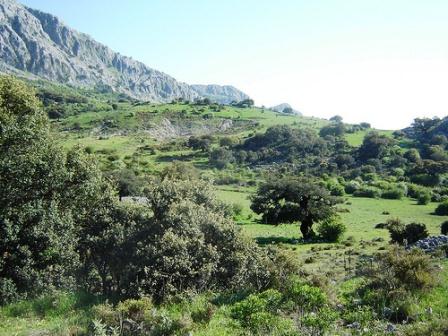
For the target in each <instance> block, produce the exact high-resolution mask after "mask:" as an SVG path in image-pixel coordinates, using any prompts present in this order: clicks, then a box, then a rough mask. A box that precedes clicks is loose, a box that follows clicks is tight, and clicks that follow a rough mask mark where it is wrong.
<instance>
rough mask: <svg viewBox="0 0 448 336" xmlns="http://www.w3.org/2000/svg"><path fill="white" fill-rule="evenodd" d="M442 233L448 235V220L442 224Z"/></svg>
mask: <svg viewBox="0 0 448 336" xmlns="http://www.w3.org/2000/svg"><path fill="white" fill-rule="evenodd" d="M440 233H441V234H443V235H448V221H445V222H443V223H442V224H441V225H440Z"/></svg>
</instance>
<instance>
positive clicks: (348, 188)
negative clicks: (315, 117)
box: [345, 181, 361, 194]
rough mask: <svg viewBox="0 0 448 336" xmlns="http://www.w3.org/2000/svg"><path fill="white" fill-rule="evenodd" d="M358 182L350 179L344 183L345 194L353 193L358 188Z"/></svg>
mask: <svg viewBox="0 0 448 336" xmlns="http://www.w3.org/2000/svg"><path fill="white" fill-rule="evenodd" d="M360 187H361V186H360V184H359V182H357V181H350V182H349V183H347V184H346V185H345V192H346V193H347V194H353V193H354V192H355V191H357V190H358V189H359V188H360Z"/></svg>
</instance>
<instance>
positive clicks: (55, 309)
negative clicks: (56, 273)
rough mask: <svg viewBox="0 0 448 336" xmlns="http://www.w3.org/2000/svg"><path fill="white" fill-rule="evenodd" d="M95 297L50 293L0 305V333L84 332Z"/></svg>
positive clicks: (8, 335)
mask: <svg viewBox="0 0 448 336" xmlns="http://www.w3.org/2000/svg"><path fill="white" fill-rule="evenodd" d="M100 301H101V300H100V299H99V298H96V297H93V296H91V295H87V294H84V293H81V292H76V293H57V292H56V293H53V294H51V295H45V296H42V297H39V298H36V299H33V300H24V301H19V302H17V303H14V304H10V305H6V306H3V307H1V308H0V336H22V335H23V336H25V335H48V334H49V333H50V334H51V335H77V334H81V333H85V332H86V327H87V326H88V325H89V322H90V320H91V318H92V317H91V312H90V308H91V307H92V306H93V305H94V304H97V303H99V302H100Z"/></svg>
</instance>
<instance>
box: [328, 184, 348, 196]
mask: <svg viewBox="0 0 448 336" xmlns="http://www.w3.org/2000/svg"><path fill="white" fill-rule="evenodd" d="M328 189H329V190H330V194H331V195H332V196H344V195H345V190H344V187H343V186H341V185H340V184H332V185H330V186H329V188H328Z"/></svg>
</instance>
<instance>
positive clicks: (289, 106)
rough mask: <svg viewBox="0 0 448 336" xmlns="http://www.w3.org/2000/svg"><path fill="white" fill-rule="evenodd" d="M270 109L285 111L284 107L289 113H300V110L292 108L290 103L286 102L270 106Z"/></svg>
mask: <svg viewBox="0 0 448 336" xmlns="http://www.w3.org/2000/svg"><path fill="white" fill-rule="evenodd" d="M270 109H271V110H272V111H275V112H285V109H287V110H290V112H289V113H294V114H298V115H302V112H300V111H297V110H295V109H293V108H292V107H291V105H289V104H287V103H283V104H279V105H276V106H272V107H271V108H270Z"/></svg>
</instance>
